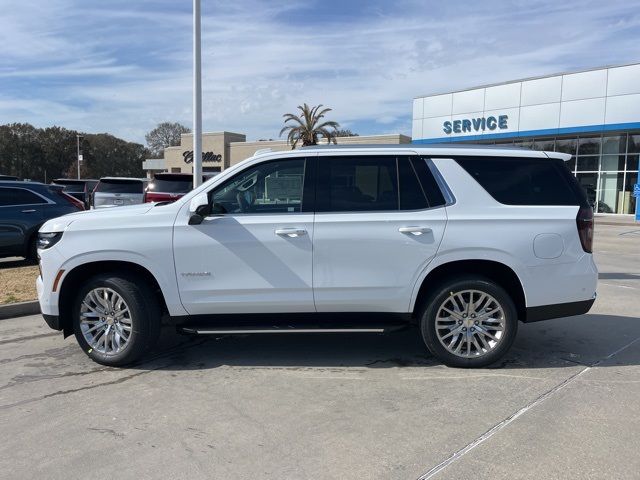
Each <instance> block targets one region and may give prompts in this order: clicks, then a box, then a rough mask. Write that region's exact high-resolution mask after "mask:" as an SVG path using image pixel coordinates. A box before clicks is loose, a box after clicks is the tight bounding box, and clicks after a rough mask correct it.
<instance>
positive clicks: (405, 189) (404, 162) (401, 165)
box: [398, 157, 429, 210]
mask: <svg viewBox="0 0 640 480" xmlns="http://www.w3.org/2000/svg"><path fill="white" fill-rule="evenodd" d="M398 176H399V177H400V210H420V209H425V208H428V207H429V203H428V202H427V197H425V194H424V192H423V190H422V186H421V185H420V182H419V181H418V177H417V176H416V172H415V170H414V168H413V166H412V165H411V162H410V160H409V158H408V157H400V158H399V159H398Z"/></svg>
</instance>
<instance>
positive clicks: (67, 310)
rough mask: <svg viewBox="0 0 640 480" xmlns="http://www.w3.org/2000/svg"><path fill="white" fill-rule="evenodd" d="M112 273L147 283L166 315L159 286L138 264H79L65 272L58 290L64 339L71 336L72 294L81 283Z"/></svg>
mask: <svg viewBox="0 0 640 480" xmlns="http://www.w3.org/2000/svg"><path fill="white" fill-rule="evenodd" d="M105 273H107V274H108V273H113V274H117V275H122V274H124V275H126V276H133V277H137V278H139V279H141V280H142V281H144V282H148V285H150V286H151V289H152V290H153V292H154V293H155V295H156V298H157V300H158V302H159V305H160V308H161V310H162V313H163V315H164V314H165V313H167V311H168V309H167V303H166V300H165V296H164V293H163V292H162V288H160V284H159V283H158V280H157V279H156V278H155V276H154V275H153V274H152V273H151V272H150V271H149V270H148V269H147V268H145V267H143V266H142V265H140V264H137V263H134V262H129V261H124V260H99V261H92V262H87V263H83V264H80V265H78V266H76V267H74V268H73V269H72V270H71V271H69V272H67V273H66V274H65V276H64V278H63V281H62V283H61V284H60V288H59V294H58V295H59V296H58V305H59V316H60V325H61V326H62V331H63V332H64V336H65V338H66V337H68V336H69V335H72V334H73V322H72V312H71V307H72V305H73V298H74V294H75V293H76V292H77V291H78V288H79V287H80V286H81V285H82V283H83V282H84V281H86V280H88V279H89V278H91V277H93V276H94V275H97V274H105Z"/></svg>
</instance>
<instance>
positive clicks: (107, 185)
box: [96, 180, 143, 194]
mask: <svg viewBox="0 0 640 480" xmlns="http://www.w3.org/2000/svg"><path fill="white" fill-rule="evenodd" d="M142 190H143V183H142V182H141V181H140V180H100V182H99V183H98V186H97V188H96V192H101V193H140V194H142Z"/></svg>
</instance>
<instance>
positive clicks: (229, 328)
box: [37, 146, 597, 367]
mask: <svg viewBox="0 0 640 480" xmlns="http://www.w3.org/2000/svg"><path fill="white" fill-rule="evenodd" d="M568 159H569V155H565V154H561V153H552V152H534V151H524V150H517V149H497V148H478V147H473V148H470V147H465V148H454V147H429V148H422V147H418V146H407V147H401V146H393V147H357V148H345V147H315V148H303V149H299V150H293V151H288V152H267V153H261V154H258V155H256V156H254V157H252V158H250V159H248V160H245V161H244V162H242V163H240V164H237V165H235V166H233V167H231V168H229V169H227V170H225V171H224V172H223V173H222V174H221V175H219V176H216V177H214V178H212V179H211V180H209V181H208V182H207V183H205V184H204V185H202V186H201V187H199V188H196V189H195V190H193V191H192V192H189V193H188V194H186V195H185V196H184V197H183V198H182V199H180V200H178V201H176V202H175V203H173V204H144V205H138V206H131V207H123V208H117V209H105V210H102V211H91V212H81V213H76V214H71V215H66V216H64V217H60V218H57V219H54V220H50V221H48V222H47V223H45V224H44V226H43V227H42V228H41V230H40V240H39V250H38V253H39V255H40V263H41V270H42V275H41V277H39V278H38V281H37V287H38V296H39V300H40V306H41V309H42V313H43V316H44V318H45V320H46V321H47V323H48V324H49V326H50V327H52V328H54V329H57V330H63V331H64V335H65V336H68V335H71V334H72V333H74V334H75V336H76V338H77V340H78V343H79V344H80V346H81V347H82V349H83V350H84V351H85V352H86V353H87V354H88V355H89V356H90V357H91V358H92V359H93V360H95V361H96V362H99V363H102V364H105V365H115V366H121V365H126V364H129V363H131V362H134V361H135V360H137V359H139V358H140V357H141V356H142V355H143V354H144V353H145V352H146V351H148V350H149V349H150V348H151V347H152V346H153V345H154V343H155V341H156V339H157V337H158V333H159V330H160V325H161V323H162V322H165V323H172V324H177V325H179V326H180V327H181V328H182V330H183V331H185V332H191V333H199V334H207V333H208V334H216V335H219V334H225V333H232V334H236V333H240V334H243V333H269V332H272V333H290V332H294V333H296V332H354V331H356V332H381V331H385V330H387V329H389V328H392V327H397V326H398V325H410V324H417V325H418V326H419V327H420V330H421V333H422V337H423V339H424V342H425V344H426V346H427V347H428V349H429V350H430V351H431V353H433V355H435V356H436V357H437V358H439V359H440V360H441V361H442V362H444V363H446V364H447V365H451V366H457V367H479V366H484V365H487V364H490V363H492V362H495V361H496V360H498V359H499V358H500V357H502V356H503V355H504V354H505V352H507V350H508V349H509V347H510V346H511V344H512V342H513V340H514V338H515V336H516V330H517V328H518V320H521V321H523V322H533V321H537V320H544V319H548V318H555V317H563V316H568V315H578V314H583V313H586V312H587V311H588V310H589V308H590V307H591V305H592V304H593V302H594V299H595V295H596V283H597V269H596V266H595V264H594V262H593V257H592V255H591V244H592V236H593V213H592V210H591V208H590V207H589V205H588V203H587V199H586V197H585V195H584V193H583V192H582V190H581V188H580V187H579V185H578V183H577V182H576V179H575V178H574V177H573V176H572V175H571V174H570V172H569V170H568V169H567V168H566V167H565V165H564V160H568Z"/></svg>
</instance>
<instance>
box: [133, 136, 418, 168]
mask: <svg viewBox="0 0 640 480" xmlns="http://www.w3.org/2000/svg"><path fill="white" fill-rule="evenodd" d="M336 141H337V143H338V144H339V145H357V144H367V145H372V144H408V143H411V137H409V136H407V135H401V134H399V133H393V134H388V135H361V136H360V135H359V136H354V137H338V138H337V139H336ZM267 148H268V149H270V150H273V151H282V150H291V145H289V144H288V143H287V141H286V140H258V141H253V142H247V141H246V135H244V134H242V133H232V132H211V133H203V134H202V170H203V172H204V173H217V172H221V171H223V170H224V169H225V168H229V167H230V166H231V165H235V164H236V163H238V162H241V161H242V160H244V159H246V158H249V157H251V156H252V155H253V154H254V153H256V152H257V151H258V150H262V149H267ZM142 168H143V169H144V170H145V171H146V172H147V176H148V177H151V176H152V175H153V174H154V173H158V172H171V173H193V134H191V133H183V134H182V135H181V137H180V145H178V146H175V147H168V148H165V149H164V158H150V159H147V160H145V161H144V162H142Z"/></svg>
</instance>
